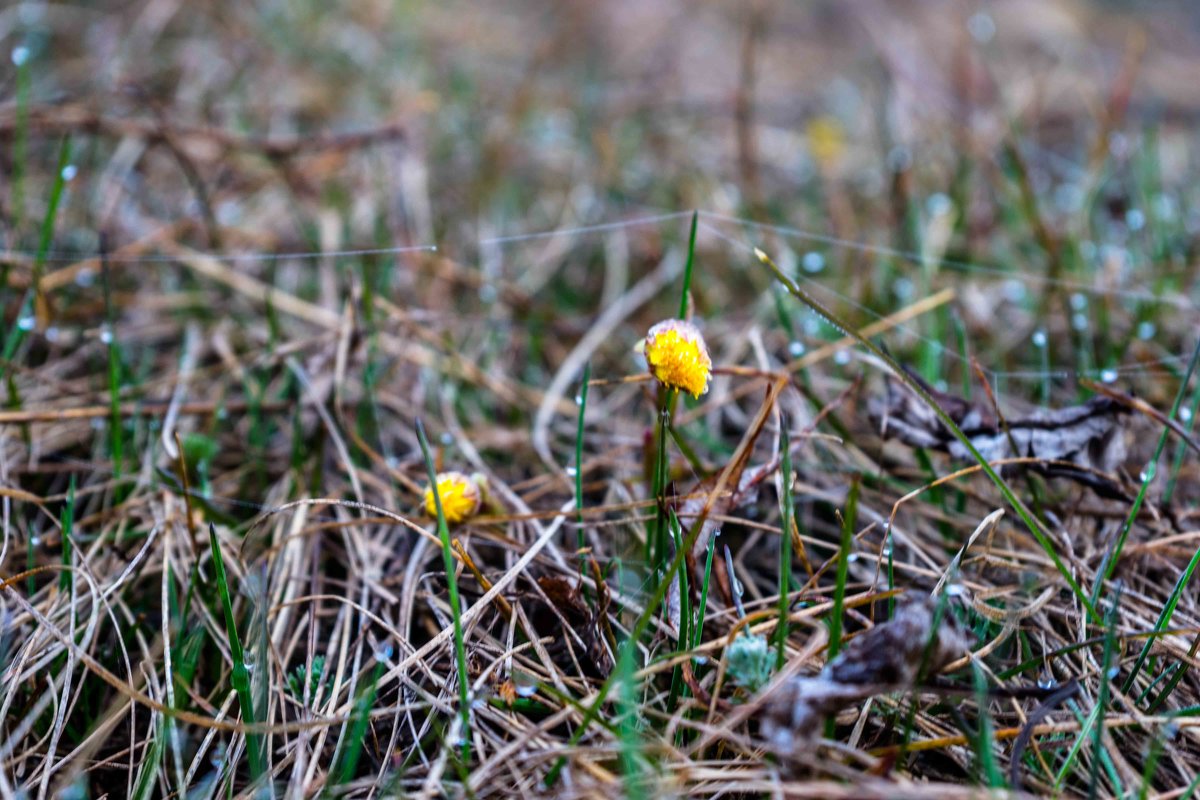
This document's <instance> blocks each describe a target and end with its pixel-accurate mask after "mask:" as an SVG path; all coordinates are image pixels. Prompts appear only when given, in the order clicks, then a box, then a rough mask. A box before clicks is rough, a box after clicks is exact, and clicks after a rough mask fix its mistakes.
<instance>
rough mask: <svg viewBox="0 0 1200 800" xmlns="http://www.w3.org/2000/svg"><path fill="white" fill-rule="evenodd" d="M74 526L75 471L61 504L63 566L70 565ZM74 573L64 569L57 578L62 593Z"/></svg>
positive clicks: (69, 584) (66, 592)
mask: <svg viewBox="0 0 1200 800" xmlns="http://www.w3.org/2000/svg"><path fill="white" fill-rule="evenodd" d="M74 528H75V473H71V482H70V483H69V484H67V502H66V503H64V504H63V514H62V563H63V566H64V567H70V566H71V532H72V531H73V530H74ZM74 575H75V573H74V572H72V571H71V570H70V569H64V570H63V573H62V575H60V576H59V578H58V587H59V589H60V590H61V591H62V593H63V594H68V593H70V591H71V582H72V581H73V580H74Z"/></svg>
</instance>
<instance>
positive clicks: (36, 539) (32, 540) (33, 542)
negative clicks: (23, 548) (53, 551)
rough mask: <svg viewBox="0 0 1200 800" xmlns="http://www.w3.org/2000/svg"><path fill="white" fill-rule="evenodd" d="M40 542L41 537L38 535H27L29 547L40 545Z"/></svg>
mask: <svg viewBox="0 0 1200 800" xmlns="http://www.w3.org/2000/svg"><path fill="white" fill-rule="evenodd" d="M41 543H42V537H40V536H30V537H29V546H30V547H38V546H39V545H41Z"/></svg>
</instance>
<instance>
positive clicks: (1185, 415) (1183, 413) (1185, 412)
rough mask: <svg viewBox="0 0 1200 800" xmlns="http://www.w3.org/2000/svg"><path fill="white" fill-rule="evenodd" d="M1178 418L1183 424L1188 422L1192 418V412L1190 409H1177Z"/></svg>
mask: <svg viewBox="0 0 1200 800" xmlns="http://www.w3.org/2000/svg"><path fill="white" fill-rule="evenodd" d="M1179 418H1180V419H1181V420H1183V421H1184V422H1188V421H1190V420H1191V418H1192V410H1191V409H1190V408H1181V409H1179Z"/></svg>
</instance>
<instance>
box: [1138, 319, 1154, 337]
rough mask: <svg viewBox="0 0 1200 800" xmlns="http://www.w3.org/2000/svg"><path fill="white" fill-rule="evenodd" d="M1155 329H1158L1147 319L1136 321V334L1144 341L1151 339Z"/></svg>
mask: <svg viewBox="0 0 1200 800" xmlns="http://www.w3.org/2000/svg"><path fill="white" fill-rule="evenodd" d="M1157 331H1158V329H1157V328H1155V327H1154V323H1153V322H1151V321H1150V320H1148V319H1147V320H1142V321H1141V322H1139V323H1138V326H1137V335H1138V338H1139V339H1141V340H1142V341H1146V340H1148V339H1153V338H1154V334H1155V333H1157Z"/></svg>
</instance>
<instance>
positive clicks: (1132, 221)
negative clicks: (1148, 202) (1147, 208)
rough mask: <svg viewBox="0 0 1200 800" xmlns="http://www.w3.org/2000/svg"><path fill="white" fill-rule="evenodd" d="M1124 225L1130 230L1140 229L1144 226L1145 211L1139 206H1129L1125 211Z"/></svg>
mask: <svg viewBox="0 0 1200 800" xmlns="http://www.w3.org/2000/svg"><path fill="white" fill-rule="evenodd" d="M1125 225H1126V226H1127V227H1128V228H1129V230H1131V231H1140V230H1141V229H1142V228H1144V227H1146V213H1145V212H1144V211H1142V210H1141V209H1140V208H1131V209H1129V210H1128V211H1126V212H1125Z"/></svg>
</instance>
